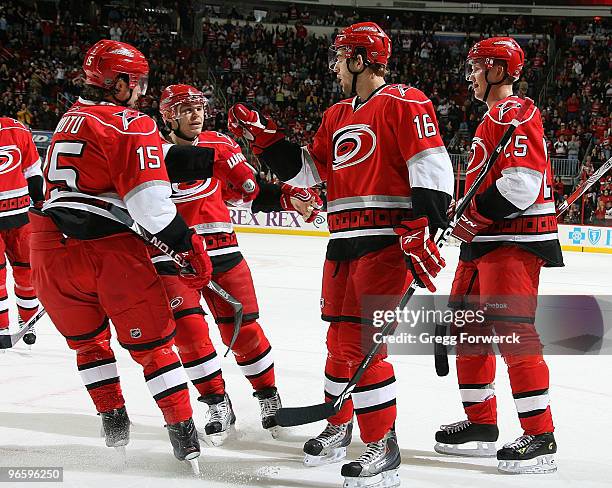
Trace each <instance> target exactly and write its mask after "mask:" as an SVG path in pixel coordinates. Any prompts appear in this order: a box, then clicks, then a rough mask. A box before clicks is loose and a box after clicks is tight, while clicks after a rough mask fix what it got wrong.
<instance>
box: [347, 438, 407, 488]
mask: <svg viewBox="0 0 612 488" xmlns="http://www.w3.org/2000/svg"><path fill="white" fill-rule="evenodd" d="M401 462H402V460H401V457H400V450H399V447H398V445H397V437H396V435H395V431H393V430H391V431H389V432H388V433H387V434H386V435H385V437H383V438H382V439H381V440H380V441H378V442H369V443H368V445H367V446H366V450H365V452H364V453H363V454H362V455H361V456H359V457H358V458H357V460H356V461H353V462H350V463H347V464H345V465H344V466H342V470H341V474H342V476H344V485H343V487H344V488H392V487H394V486H399V484H400V478H399V472H398V468H399V465H400V464H401Z"/></svg>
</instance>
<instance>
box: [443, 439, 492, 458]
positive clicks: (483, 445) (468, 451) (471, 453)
mask: <svg viewBox="0 0 612 488" xmlns="http://www.w3.org/2000/svg"><path fill="white" fill-rule="evenodd" d="M434 451H436V452H437V453H439V454H446V455H449V456H465V457H495V456H497V448H496V447H495V442H484V441H472V442H466V443H464V444H444V443H442V442H436V445H435V446H434Z"/></svg>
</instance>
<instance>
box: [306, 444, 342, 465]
mask: <svg viewBox="0 0 612 488" xmlns="http://www.w3.org/2000/svg"><path fill="white" fill-rule="evenodd" d="M345 457H346V447H336V448H334V449H330V450H329V452H327V453H325V454H324V455H322V456H314V455H312V454H305V455H304V465H305V466H308V467H314V466H325V465H326V464H332V463H337V462H339V461H342V460H343V459H344V458H345Z"/></svg>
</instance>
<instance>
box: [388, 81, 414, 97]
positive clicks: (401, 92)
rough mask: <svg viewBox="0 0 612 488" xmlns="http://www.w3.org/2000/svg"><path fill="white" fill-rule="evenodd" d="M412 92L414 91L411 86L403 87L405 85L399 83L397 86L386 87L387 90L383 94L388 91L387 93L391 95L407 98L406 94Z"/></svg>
mask: <svg viewBox="0 0 612 488" xmlns="http://www.w3.org/2000/svg"><path fill="white" fill-rule="evenodd" d="M410 90H412V87H411V86H408V85H403V84H400V83H398V84H396V85H389V86H388V87H386V88H385V89H384V90H383V92H384V91H386V92H389V93H399V95H400V96H401V97H405V96H406V94H407V93H408V92H409V91H410Z"/></svg>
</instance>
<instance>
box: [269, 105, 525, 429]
mask: <svg viewBox="0 0 612 488" xmlns="http://www.w3.org/2000/svg"><path fill="white" fill-rule="evenodd" d="M532 105H533V100H531V99H529V98H527V99H525V103H524V104H523V106H522V107H521V108H520V110H519V111H518V113H517V115H516V117H515V118H514V119H512V121H511V122H510V127H508V129H507V130H506V132H505V133H504V135H503V136H502V138H501V140H500V141H499V143H498V144H497V146H496V147H495V149H494V150H493V152H492V153H491V156H489V159H488V160H487V162H486V163H485V165H484V166H483V168H482V169H481V170H480V173H479V175H478V177H477V178H476V180H475V181H474V183H473V184H472V186H471V187H470V189H469V190H468V192H467V193H466V194H465V197H464V198H463V200H461V201H460V202H459V204H458V205H457V209H456V210H455V215H454V217H453V219H452V221H451V222H449V224H448V226H447V227H446V228H445V229H444V231H442V232H439V233H438V236H437V237H436V244H437V246H438V248H440V249H441V248H442V247H444V244H445V243H446V241H447V240H448V238H449V237H450V235H451V234H452V232H453V229H454V228H455V226H456V225H457V221H458V220H459V219H461V218H462V216H463V213H464V212H465V209H466V208H467V207H468V205H469V204H470V202H471V201H472V198H474V195H475V194H476V192H477V191H478V188H479V187H480V185H481V184H482V182H483V181H484V179H485V177H486V176H487V174H488V173H489V171H490V170H491V168H492V167H493V164H494V163H495V161H496V160H497V158H498V157H499V154H500V153H501V151H502V150H503V148H504V146H505V145H506V144H507V143H508V141H509V140H510V137H512V134H514V131H515V130H516V128H517V127H518V125H519V124H520V122H521V120H522V118H523V116H524V115H525V113H526V112H527V110H528V109H529V108H530V107H531V106H532ZM416 288H417V285H416V281H415V280H412V283H410V286H409V287H408V289H407V290H406V292H405V293H404V295H403V296H402V298H401V299H400V301H399V304H398V305H397V309H399V310H402V309H404V308H405V307H406V305H407V304H408V302H409V301H410V299H411V298H412V296H413V295H414V292H415V291H416ZM396 327H397V323H396V322H394V321H391V322H387V323H385V325H384V326H383V327H382V328H381V329H380V336H381V338H382V337H386V336H388V335H390V334H392V333H393V332H394V331H395V329H396ZM383 343H384V341H383V340H382V339H381V340H380V341H379V342H376V343H375V344H374V345H373V346H372V347H371V348H370V350H369V351H368V353H367V354H366V356H365V357H364V358H363V360H362V361H361V364H360V365H359V367H358V368H357V371H355V373H354V374H353V377H352V378H351V379H350V380H349V382H348V383H347V385H346V386H345V387H344V390H343V391H342V392H341V393H340V395H338V397H337V398H336V399H335V400H332V401H329V402H325V403H320V404H318V405H310V406H308V407H294V408H281V409H279V410H278V411H277V412H276V415H275V417H276V422H277V423H278V425H281V426H283V427H291V426H294V425H302V424H309V423H311V422H318V421H319V420H323V419H326V418H329V417H331V416H332V415H335V414H336V413H338V412H339V411H340V408H342V405H343V404H344V402H345V401H346V399H347V398H348V397H349V396H350V395H351V393H352V391H353V390H354V389H355V387H356V386H357V383H358V382H359V380H360V379H361V377H362V376H363V374H364V373H365V371H366V370H367V369H368V367H369V366H370V364H371V363H372V361H373V359H374V357H375V356H376V354H377V353H378V351H379V350H380V348H381V347H382V346H383Z"/></svg>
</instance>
